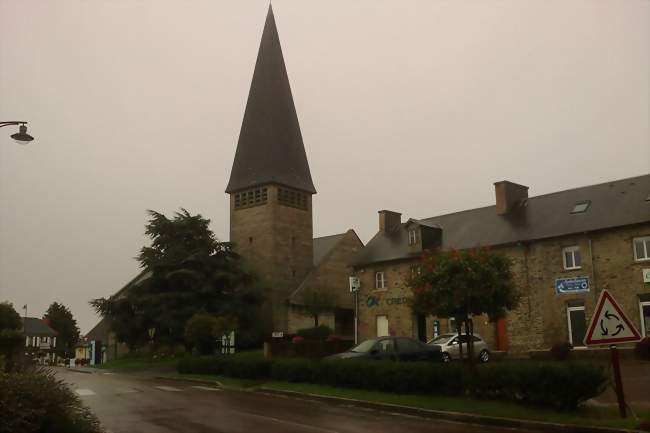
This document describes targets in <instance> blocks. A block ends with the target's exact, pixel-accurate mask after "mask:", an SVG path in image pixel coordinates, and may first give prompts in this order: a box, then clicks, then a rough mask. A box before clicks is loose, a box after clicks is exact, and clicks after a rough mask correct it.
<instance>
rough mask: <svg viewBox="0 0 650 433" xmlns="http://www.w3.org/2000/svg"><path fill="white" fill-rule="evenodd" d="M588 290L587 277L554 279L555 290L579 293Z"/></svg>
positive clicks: (559, 292)
mask: <svg viewBox="0 0 650 433" xmlns="http://www.w3.org/2000/svg"><path fill="white" fill-rule="evenodd" d="M588 291H589V277H575V278H558V279H557V280H555V292H556V293H558V294H563V293H580V292H588Z"/></svg>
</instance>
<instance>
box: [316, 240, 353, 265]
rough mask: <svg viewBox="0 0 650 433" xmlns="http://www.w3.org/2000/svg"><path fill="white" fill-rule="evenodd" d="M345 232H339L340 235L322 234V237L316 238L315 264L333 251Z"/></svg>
mask: <svg viewBox="0 0 650 433" xmlns="http://www.w3.org/2000/svg"><path fill="white" fill-rule="evenodd" d="M346 234H347V232H345V233H339V234H338V235H330V236H322V237H320V238H314V242H313V251H314V266H318V264H319V263H320V262H321V260H323V259H324V258H325V256H326V255H327V254H328V253H329V252H330V251H332V249H333V248H334V247H335V246H336V244H338V243H339V241H340V240H341V239H343V238H344V237H345V235H346Z"/></svg>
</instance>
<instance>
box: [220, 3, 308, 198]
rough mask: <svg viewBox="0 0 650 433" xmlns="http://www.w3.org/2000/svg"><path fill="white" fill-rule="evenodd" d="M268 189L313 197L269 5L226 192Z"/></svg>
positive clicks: (305, 157)
mask: <svg viewBox="0 0 650 433" xmlns="http://www.w3.org/2000/svg"><path fill="white" fill-rule="evenodd" d="M268 183H278V184H281V185H285V186H289V187H293V188H297V189H299V190H302V191H305V192H309V193H312V194H315V193H316V189H315V188H314V183H313V182H312V179H311V173H310V171H309V163H308V162H307V155H306V154H305V147H304V145H303V142H302V134H301V133H300V125H299V124H298V116H297V115H296V108H295V106H294V104H293V97H292V96H291V87H290V86H289V78H288V76H287V69H286V67H285V65H284V58H283V57H282V48H281V47H280V39H279V37H278V31H277V29H276V27H275V18H274V17H273V10H272V8H271V6H270V5H269V12H268V14H267V16H266V23H265V24H264V32H263V33H262V41H261V43H260V49H259V52H258V53H257V62H256V64H255V72H254V73H253V81H252V83H251V88H250V92H249V94H248V102H247V103H246V111H245V113H244V120H243V122H242V126H241V131H240V133H239V142H238V143H237V152H236V153H235V161H234V162H233V165H232V171H231V173H230V181H229V182H228V187H227V188H226V192H227V193H231V192H234V191H238V190H242V189H245V188H249V187H253V186H256V185H261V184H268Z"/></svg>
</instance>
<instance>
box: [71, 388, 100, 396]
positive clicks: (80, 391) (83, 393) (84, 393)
mask: <svg viewBox="0 0 650 433" xmlns="http://www.w3.org/2000/svg"><path fill="white" fill-rule="evenodd" d="M74 392H76V393H77V394H79V395H80V396H82V397H84V396H87V395H95V392H94V391H93V390H92V389H75V391H74Z"/></svg>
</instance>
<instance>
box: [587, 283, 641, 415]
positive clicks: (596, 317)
mask: <svg viewBox="0 0 650 433" xmlns="http://www.w3.org/2000/svg"><path fill="white" fill-rule="evenodd" d="M640 339H641V335H640V334H639V331H637V330H636V328H635V327H634V325H632V322H631V321H630V319H628V318H627V316H625V314H624V313H623V310H622V309H621V307H620V306H619V305H618V303H617V302H616V301H615V300H614V298H613V297H612V295H610V294H609V292H608V291H607V290H603V291H602V292H600V297H599V298H598V303H597V304H596V309H595V310H594V314H593V316H591V321H590V322H589V327H588V328H587V335H585V339H584V343H585V346H600V345H608V346H609V349H610V353H611V359H612V369H613V371H614V382H615V384H616V397H617V398H618V410H619V412H620V414H621V417H623V418H625V417H626V415H627V414H626V409H625V395H624V394H623V381H622V379H621V366H620V363H619V359H618V351H617V350H616V344H617V343H631V342H634V341H639V340H640Z"/></svg>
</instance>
